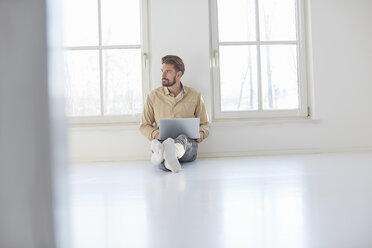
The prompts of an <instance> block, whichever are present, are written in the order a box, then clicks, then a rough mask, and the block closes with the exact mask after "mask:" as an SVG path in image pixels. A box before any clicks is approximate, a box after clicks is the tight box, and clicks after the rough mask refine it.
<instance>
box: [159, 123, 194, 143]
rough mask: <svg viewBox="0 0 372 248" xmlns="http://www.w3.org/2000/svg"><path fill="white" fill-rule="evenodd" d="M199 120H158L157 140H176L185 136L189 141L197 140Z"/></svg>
mask: <svg viewBox="0 0 372 248" xmlns="http://www.w3.org/2000/svg"><path fill="white" fill-rule="evenodd" d="M199 125H200V119H199V118H176V119H160V120H159V139H160V140H166V139H167V138H173V139H175V138H177V137H178V135H180V134H185V135H186V136H187V137H189V138H191V139H199V138H200V137H199V136H200V135H199Z"/></svg>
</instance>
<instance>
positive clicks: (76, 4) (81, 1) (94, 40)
mask: <svg viewBox="0 0 372 248" xmlns="http://www.w3.org/2000/svg"><path fill="white" fill-rule="evenodd" d="M63 7H64V10H63V12H64V13H63V28H64V45H65V46H97V45H98V3H97V1H92V0H64V1H63Z"/></svg>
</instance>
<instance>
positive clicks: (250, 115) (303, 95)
mask: <svg viewBox="0 0 372 248" xmlns="http://www.w3.org/2000/svg"><path fill="white" fill-rule="evenodd" d="M258 1H259V0H256V3H255V4H256V13H257V15H256V36H257V40H256V41H253V42H251V41H249V42H219V38H218V37H219V36H218V11H217V0H210V17H211V68H212V81H213V95H214V111H213V113H214V119H217V120H218V119H267V118H272V119H274V118H308V117H310V107H309V102H308V99H309V97H308V94H309V90H308V81H309V80H308V69H307V68H308V66H310V62H309V61H308V60H307V53H308V52H307V46H308V42H307V40H306V34H307V33H308V29H307V23H306V21H307V18H306V17H307V16H308V15H307V11H308V8H307V6H305V3H306V2H305V1H307V0H296V7H297V9H296V11H297V13H296V18H297V20H296V24H297V27H296V32H297V41H260V36H259V32H260V29H259V12H258ZM220 44H222V45H234V46H239V45H257V47H258V49H257V66H258V101H259V104H258V110H251V111H221V91H220V89H221V85H220V67H219V65H220V63H219V45H220ZM272 44H296V45H297V54H298V58H297V59H298V82H299V108H298V109H294V110H264V109H262V82H261V75H260V74H261V69H260V68H261V61H260V60H261V58H260V56H261V55H260V54H261V52H260V50H261V45H272Z"/></svg>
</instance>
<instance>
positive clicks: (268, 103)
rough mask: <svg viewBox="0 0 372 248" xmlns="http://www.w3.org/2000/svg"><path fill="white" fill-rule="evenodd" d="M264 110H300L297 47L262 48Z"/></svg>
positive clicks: (276, 46) (277, 46) (275, 46)
mask: <svg viewBox="0 0 372 248" xmlns="http://www.w3.org/2000/svg"><path fill="white" fill-rule="evenodd" d="M261 55H262V58H261V61H262V68H261V69H262V92H263V108H264V109H266V110H268V109H269V110H272V109H296V108H298V97H299V95H298V75H297V50H296V45H272V46H262V48H261Z"/></svg>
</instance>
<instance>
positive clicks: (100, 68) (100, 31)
mask: <svg viewBox="0 0 372 248" xmlns="http://www.w3.org/2000/svg"><path fill="white" fill-rule="evenodd" d="M98 52H99V85H100V105H101V116H103V115H104V100H103V61H102V18H101V0H98Z"/></svg>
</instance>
